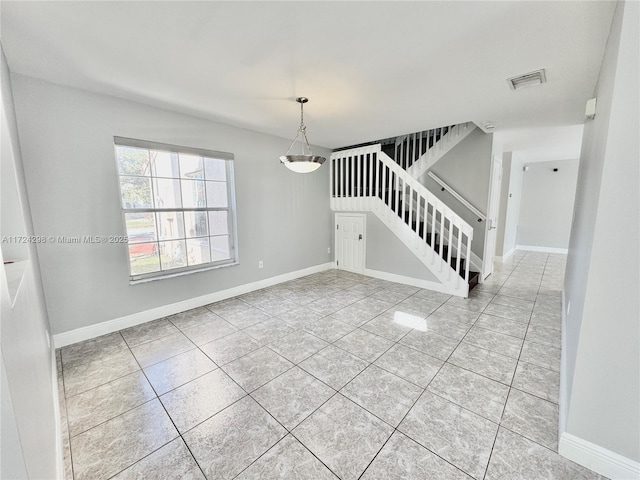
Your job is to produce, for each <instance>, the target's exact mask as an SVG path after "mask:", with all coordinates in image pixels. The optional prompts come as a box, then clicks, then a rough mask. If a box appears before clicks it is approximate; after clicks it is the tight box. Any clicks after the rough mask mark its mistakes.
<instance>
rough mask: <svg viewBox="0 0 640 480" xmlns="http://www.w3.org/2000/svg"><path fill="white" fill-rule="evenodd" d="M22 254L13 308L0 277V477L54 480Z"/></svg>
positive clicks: (39, 305)
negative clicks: (0, 416) (22, 271)
mask: <svg viewBox="0 0 640 480" xmlns="http://www.w3.org/2000/svg"><path fill="white" fill-rule="evenodd" d="M0 57H1V59H0V61H1V65H0V68H1V74H2V78H1V87H2V122H3V123H5V122H6V128H4V125H3V129H2V131H3V136H2V139H1V142H2V144H3V149H2V162H3V163H5V162H11V163H13V170H14V172H15V177H14V181H15V182H16V187H17V188H16V189H15V191H17V193H18V198H17V200H18V203H17V204H13V205H12V208H13V209H15V212H17V213H19V214H21V216H22V222H21V223H22V224H23V226H24V233H26V234H27V235H32V234H33V226H32V223H31V217H30V214H29V198H28V195H27V190H26V185H25V177H24V170H23V168H22V159H21V154H20V148H19V143H18V131H17V129H16V121H15V115H14V104H13V97H12V91H11V82H10V76H9V70H8V67H7V63H6V59H5V57H4V53H2V54H0ZM5 133H6V134H7V135H5ZM7 147H8V148H7ZM7 155H8V156H9V158H7ZM3 173H4V169H3ZM4 181H5V179H3V182H4ZM3 184H4V183H3ZM3 193H4V192H3ZM2 200H3V202H4V201H5V200H7V199H6V198H4V197H3V199H2ZM15 200H16V198H15V196H14V197H10V198H9V201H15ZM3 207H4V205H3ZM15 212H14V213H15ZM3 225H4V224H3ZM2 233H3V234H4V232H2ZM26 252H27V256H28V257H29V260H28V261H27V263H26V269H25V270H24V274H23V277H22V282H21V283H20V288H19V290H18V292H17V294H16V296H15V299H14V302H13V305H12V303H11V298H10V295H9V291H8V288H7V282H6V272H5V267H4V263H3V264H2V272H0V279H1V281H0V283H1V290H0V297H1V312H0V319H1V321H0V331H1V335H0V339H1V342H0V346H1V351H2V372H1V376H2V379H1V380H2V386H1V387H0V388H1V389H2V409H1V415H2V421H1V422H0V424H1V435H2V436H1V437H0V452H1V458H0V478H7V479H8V478H11V479H18V478H26V476H27V475H28V477H29V478H38V479H55V478H60V476H59V473H58V470H57V468H58V465H59V464H58V457H57V448H58V447H59V445H60V443H59V441H60V440H59V437H58V434H57V433H58V432H57V429H58V425H57V424H56V416H57V403H56V399H57V396H56V394H55V393H54V389H56V388H57V382H56V373H55V361H54V357H53V350H52V348H51V347H50V346H49V344H50V341H51V337H50V333H49V330H50V329H49V322H48V320H47V313H46V308H45V303H44V296H43V293H42V284H41V280H40V271H39V267H38V255H37V252H36V249H35V247H34V245H33V244H30V245H29V246H28V247H27V249H26ZM3 254H4V251H3Z"/></svg>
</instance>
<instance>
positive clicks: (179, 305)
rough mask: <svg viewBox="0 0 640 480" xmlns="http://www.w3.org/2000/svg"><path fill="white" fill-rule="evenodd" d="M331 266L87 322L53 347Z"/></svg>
mask: <svg viewBox="0 0 640 480" xmlns="http://www.w3.org/2000/svg"><path fill="white" fill-rule="evenodd" d="M333 268H335V265H334V262H329V263H323V264H321V265H316V266H313V267H309V268H304V269H302V270H297V271H295V272H289V273H285V274H282V275H277V276H275V277H271V278H265V279H263V280H258V281H257V282H252V283H246V284H244V285H239V286H237V287H233V288H229V289H227V290H221V291H219V292H214V293H210V294H207V295H202V296H200V297H195V298H188V299H186V300H182V301H180V302H176V303H171V304H169V305H162V306H161V307H156V308H151V309H149V310H144V311H142V312H138V313H133V314H131V315H127V316H125V317H120V318H114V319H113V320H107V321H105V322H101V323H96V324H95V325H89V326H87V327H81V328H76V329H75V330H71V331H68V332H63V333H58V334H56V335H54V336H53V341H54V344H55V348H60V347H64V346H66V345H71V344H72V343H78V342H82V341H84V340H89V339H91V338H95V337H99V336H100V335H105V334H107V333H112V332H117V331H118V330H122V329H124V328H129V327H133V326H135V325H140V324H141V323H145V322H150V321H151V320H157V319H158V318H163V317H168V316H169V315H174V314H176V313H180V312H184V311H186V310H191V309H192V308H197V307H202V306H203V305H209V304H210V303H214V302H219V301H221V300H226V299H227V298H232V297H236V296H238V295H243V294H245V293H249V292H253V291H255V290H260V289H262V288H266V287H271V286H273V285H277V284H278V283H282V282H287V281H289V280H295V279H296V278H300V277H305V276H307V275H311V274H313V273H318V272H323V271H325V270H331V269H333Z"/></svg>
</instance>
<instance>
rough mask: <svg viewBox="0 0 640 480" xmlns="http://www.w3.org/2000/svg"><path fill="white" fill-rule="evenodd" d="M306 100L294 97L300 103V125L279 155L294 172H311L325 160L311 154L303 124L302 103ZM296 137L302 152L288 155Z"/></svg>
mask: <svg viewBox="0 0 640 480" xmlns="http://www.w3.org/2000/svg"><path fill="white" fill-rule="evenodd" d="M308 101H309V99H308V98H306V97H298V98H296V102H298V103H299V104H300V127H298V133H297V134H296V136H295V138H294V139H293V142H291V146H290V147H289V150H287V153H285V154H284V155H282V156H281V157H280V162H281V163H283V164H284V166H285V167H287V168H288V169H289V170H291V171H293V172H296V173H311V172H313V171H315V170H317V169H318V168H320V166H321V165H322V164H323V163H324V162H325V160H326V158H324V157H321V156H319V155H314V154H313V152H312V151H311V146H310V145H309V140H308V139H307V127H306V126H305V125H304V104H305V103H307V102H308ZM300 137H302V138H300ZM298 138H300V143H301V144H302V153H300V154H297V155H296V154H293V155H290V152H291V149H292V148H293V146H294V145H295V143H296V141H297V140H298Z"/></svg>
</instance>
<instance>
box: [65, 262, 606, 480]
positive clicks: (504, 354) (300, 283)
mask: <svg viewBox="0 0 640 480" xmlns="http://www.w3.org/2000/svg"><path fill="white" fill-rule="evenodd" d="M564 262H565V258H564V256H561V255H547V254H541V253H532V252H529V253H523V252H519V253H517V254H516V255H514V256H513V257H512V258H511V259H510V261H508V262H506V263H502V264H498V265H497V267H496V271H495V273H494V274H493V275H491V277H490V278H489V279H488V281H487V282H486V283H484V284H482V285H480V286H478V287H477V288H476V289H475V290H473V292H472V295H471V296H470V298H469V299H466V300H465V299H460V298H455V297H450V296H448V295H444V294H441V293H436V292H432V291H427V290H421V289H419V288H414V287H410V286H406V285H400V284H395V283H391V282H387V281H382V280H378V279H373V278H369V277H365V276H361V275H356V274H352V273H347V272H344V271H336V270H332V271H326V272H323V273H319V274H315V275H311V276H308V277H304V278H301V279H298V280H295V281H291V282H287V283H284V284H280V285H276V286H274V287H270V288H267V289H264V290H261V291H257V292H253V293H249V294H247V295H242V296H240V297H238V298H233V299H230V300H225V301H222V302H219V303H215V304H212V305H207V306H206V307H202V308H197V309H195V310H191V311H188V312H184V313H180V314H178V315H174V316H171V317H168V318H164V319H160V320H156V321H153V322H150V323H146V324H143V325H139V326H136V327H133V328H129V329H126V330H123V331H120V332H116V333H112V334H109V335H105V336H103V337H99V338H95V339H93V340H89V341H86V342H83V343H80V344H75V345H71V346H68V347H64V348H62V349H61V350H60V351H58V352H57V353H58V370H59V386H60V390H61V393H62V394H61V410H62V416H63V419H62V420H63V431H64V444H65V451H66V460H67V462H66V463H67V478H68V479H71V478H73V479H75V480H85V479H90V480H97V479H102V478H104V479H106V478H117V479H130V478H144V479H169V478H171V479H174V478H175V479H181V480H187V479H204V478H206V479H210V480H213V479H216V480H218V479H232V478H238V479H244V480H246V479H256V478H261V479H271V478H273V479H313V480H318V479H335V478H341V479H347V480H351V479H358V478H362V479H427V478H428V479H446V480H449V479H470V478H475V479H478V480H480V479H487V480H494V479H510V480H511V479H517V478H522V479H532V480H538V479H592V478H601V477H599V476H598V475H596V474H594V473H593V472H591V471H589V470H586V469H584V468H582V467H580V466H578V465H576V464H574V463H572V462H570V461H568V460H565V459H563V458H562V457H560V456H559V455H558V454H557V453H556V450H557V446H558V438H557V423H558V382H559V373H558V371H559V361H560V309H561V287H562V278H563V272H564Z"/></svg>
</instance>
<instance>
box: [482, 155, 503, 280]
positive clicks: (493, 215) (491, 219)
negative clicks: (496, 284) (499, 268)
mask: <svg viewBox="0 0 640 480" xmlns="http://www.w3.org/2000/svg"><path fill="white" fill-rule="evenodd" d="M501 187H502V158H500V157H499V156H494V157H493V164H492V165H491V183H490V185H489V189H490V190H489V205H488V206H487V229H486V232H485V237H484V258H483V262H482V270H483V271H482V278H483V279H485V278H487V277H488V276H489V275H491V274H492V273H493V260H494V258H495V255H496V235H497V232H498V230H497V228H498V214H499V210H500V190H501Z"/></svg>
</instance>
